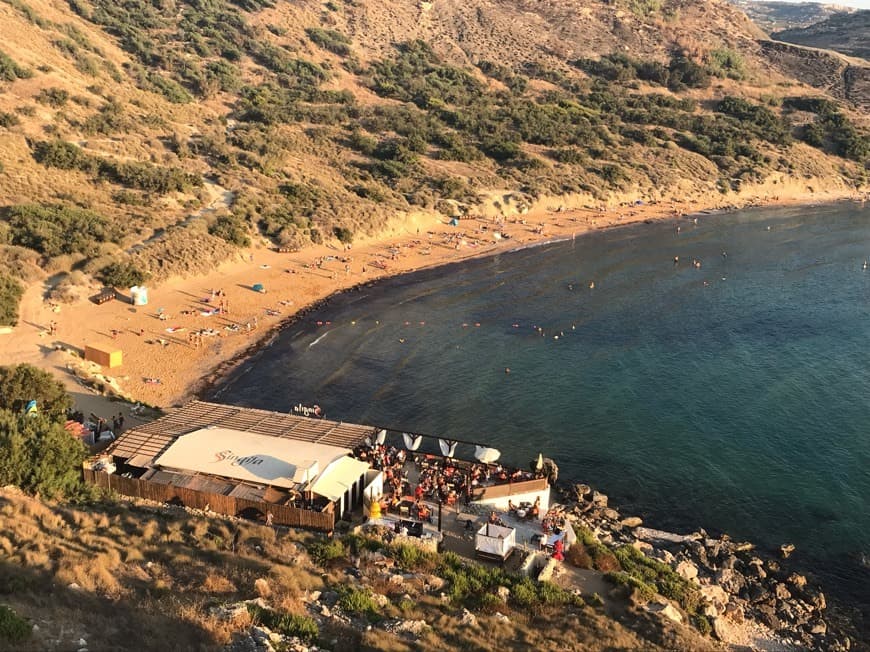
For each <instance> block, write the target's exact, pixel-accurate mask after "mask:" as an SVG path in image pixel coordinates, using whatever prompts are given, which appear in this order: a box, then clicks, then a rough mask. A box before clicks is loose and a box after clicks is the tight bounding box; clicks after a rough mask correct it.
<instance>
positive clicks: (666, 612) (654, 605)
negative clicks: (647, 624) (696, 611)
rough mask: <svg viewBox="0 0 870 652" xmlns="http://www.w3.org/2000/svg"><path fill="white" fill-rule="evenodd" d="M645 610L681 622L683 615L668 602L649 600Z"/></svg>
mask: <svg viewBox="0 0 870 652" xmlns="http://www.w3.org/2000/svg"><path fill="white" fill-rule="evenodd" d="M646 610H647V611H649V612H650V613H653V614H658V615H659V616H662V617H663V618H667V619H668V620H672V621H674V622H675V623H678V624H682V623H683V615H682V614H681V613H680V611H679V610H678V609H677V608H676V607H674V605H672V604H671V603H670V602H651V603H649V604H648V605H647V606H646Z"/></svg>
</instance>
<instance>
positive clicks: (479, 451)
mask: <svg viewBox="0 0 870 652" xmlns="http://www.w3.org/2000/svg"><path fill="white" fill-rule="evenodd" d="M474 456H475V457H476V458H477V459H478V460H480V461H481V462H483V463H484V464H490V463H491V462H495V461H496V460H497V459H498V458H499V457H501V451H500V450H498V449H497V448H487V447H486V446H475V447H474Z"/></svg>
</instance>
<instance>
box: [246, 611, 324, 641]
mask: <svg viewBox="0 0 870 652" xmlns="http://www.w3.org/2000/svg"><path fill="white" fill-rule="evenodd" d="M248 613H249V614H250V616H251V620H252V621H253V622H254V623H255V624H258V625H262V626H264V627H268V628H269V629H270V630H272V631H273V632H278V633H279V634H282V635H284V636H287V637H294V636H295V637H297V638H299V639H301V640H302V641H304V642H305V643H309V644H312V643H316V642H317V639H318V638H319V637H320V628H319V627H318V625H317V621H315V620H314V619H313V618H309V617H308V616H301V615H298V614H288V613H281V612H277V611H273V610H271V609H264V608H263V607H260V606H259V605H257V604H253V603H249V604H248Z"/></svg>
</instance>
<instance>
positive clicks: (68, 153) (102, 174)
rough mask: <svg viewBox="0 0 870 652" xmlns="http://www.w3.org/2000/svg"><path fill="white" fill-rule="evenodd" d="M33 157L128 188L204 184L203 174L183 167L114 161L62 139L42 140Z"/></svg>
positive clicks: (162, 188) (158, 190)
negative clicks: (90, 152)
mask: <svg viewBox="0 0 870 652" xmlns="http://www.w3.org/2000/svg"><path fill="white" fill-rule="evenodd" d="M33 158H34V159H35V160H36V161H37V162H38V163H41V164H42V165H45V166H46V167H53V168H60V169H62V170H80V171H82V172H86V173H88V174H91V175H93V176H95V177H97V178H100V179H105V180H106V181H111V182H112V183H117V184H119V185H122V186H126V187H127V188H135V189H136V190H143V191H145V192H154V193H157V194H161V195H164V194H166V193H168V192H184V191H187V190H189V189H191V188H194V187H199V186H202V177H201V176H199V175H196V174H191V173H189V172H185V171H184V170H182V169H181V168H176V167H161V166H158V165H154V164H153V163H149V162H139V161H129V162H119V161H111V160H109V159H105V158H102V157H99V156H92V155H90V154H87V153H86V152H85V151H84V150H82V149H81V148H80V147H79V146H78V145H75V144H74V143H69V142H66V141H62V140H55V141H40V142H37V143H36V144H35V145H34V147H33Z"/></svg>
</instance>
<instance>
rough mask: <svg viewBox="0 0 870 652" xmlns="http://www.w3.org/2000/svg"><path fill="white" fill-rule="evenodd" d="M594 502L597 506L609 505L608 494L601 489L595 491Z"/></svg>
mask: <svg viewBox="0 0 870 652" xmlns="http://www.w3.org/2000/svg"><path fill="white" fill-rule="evenodd" d="M592 504H593V505H595V506H596V507H607V495H606V494H603V493H601V492H599V491H593V492H592Z"/></svg>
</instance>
